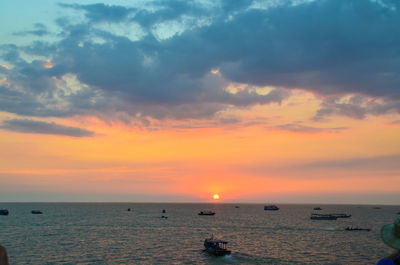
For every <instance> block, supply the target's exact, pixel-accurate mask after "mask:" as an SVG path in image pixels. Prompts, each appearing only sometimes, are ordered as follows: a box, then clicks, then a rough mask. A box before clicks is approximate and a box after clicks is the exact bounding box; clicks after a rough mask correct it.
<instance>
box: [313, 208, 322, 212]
mask: <svg viewBox="0 0 400 265" xmlns="http://www.w3.org/2000/svg"><path fill="white" fill-rule="evenodd" d="M321 210H322V209H321V208H320V207H315V208H314V211H321Z"/></svg>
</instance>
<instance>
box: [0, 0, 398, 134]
mask: <svg viewBox="0 0 400 265" xmlns="http://www.w3.org/2000/svg"><path fill="white" fill-rule="evenodd" d="M60 7H61V8H62V9H72V10H75V11H76V12H84V14H85V18H84V20H83V21H74V20H69V19H68V18H62V19H61V18H60V19H58V20H57V22H58V26H59V27H60V34H59V35H58V36H59V38H60V39H59V40H56V41H53V42H44V41H39V42H38V41H37V42H34V43H32V45H29V46H27V47H17V46H16V45H8V46H3V47H2V48H3V52H2V55H0V56H1V58H2V59H3V60H5V61H7V62H8V63H10V64H11V65H13V66H14V67H13V68H12V69H10V70H7V71H3V75H5V77H6V78H7V80H8V82H9V85H7V86H4V85H3V86H2V87H1V88H0V99H1V100H0V109H1V110H4V111H9V112H13V113H17V114H24V115H32V116H71V115H75V114H82V113H91V114H94V115H100V116H101V114H102V113H124V114H126V115H125V116H127V117H130V119H134V117H136V115H137V114H140V115H141V116H148V117H152V118H156V119H163V118H175V119H182V118H197V119H202V118H206V117H207V118H209V117H213V116H214V115H215V114H216V113H218V112H219V111H222V110H225V109H227V108H229V107H236V108H243V107H250V106H254V105H256V104H270V103H280V102H282V101H283V100H285V99H287V98H288V97H289V96H290V93H289V92H288V89H289V90H290V89H298V88H300V89H304V90H308V91H312V92H314V93H318V94H320V95H323V96H326V97H327V99H326V100H325V101H324V102H323V104H322V105H321V109H320V110H319V111H318V113H317V114H316V116H315V119H323V118H324V117H325V116H327V115H332V114H339V115H347V116H350V117H353V118H357V119H362V118H364V117H365V116H366V115H369V114H370V115H380V114H383V113H387V112H390V111H393V112H397V113H398V112H399V110H400V108H399V104H400V90H399V89H398V88H399V85H400V71H399V69H400V55H399V52H398V47H399V46H400V19H399V17H400V16H399V12H400V6H399V4H398V3H397V2H396V1H389V0H388V1H384V2H382V1H356V0H354V1H348V0H319V1H311V2H310V1H303V2H298V1H283V2H280V3H279V4H275V5H272V4H271V5H270V6H268V8H257V7H255V6H254V5H253V4H252V2H251V1H246V2H241V1H240V2H236V1H235V2H231V1H218V2H216V3H209V4H205V3H204V2H201V1H199V2H185V1H168V2H164V1H162V2H161V1H155V2H149V3H147V4H146V5H143V6H134V7H127V6H117V5H105V4H91V5H79V4H61V5H60ZM132 23H136V24H137V25H139V26H138V27H137V28H135V29H132V30H131V31H128V32H125V33H124V34H119V33H116V32H112V31H110V27H111V28H112V27H116V26H118V25H132ZM136 24H135V25H136ZM105 25H111V26H107V27H108V28H107V27H106V26H105ZM171 25H174V26H171ZM160 32H161V33H163V35H164V36H165V37H160V36H161V35H160V34H159V33H160ZM22 52H24V53H25V54H28V55H30V56H37V59H34V60H32V61H27V60H25V59H24V58H25V57H24V56H22V54H21V53H22ZM43 57H45V58H48V59H50V60H51V62H52V63H53V64H54V67H52V68H51V69H46V68H44V67H43V63H44V62H43V59H40V58H43ZM215 69H218V73H219V75H213V74H212V73H211V71H215ZM68 75H71V76H74V77H75V78H76V80H77V82H79V84H80V88H79V89H75V88H71V87H70V86H69V85H68V84H65V85H62V84H60V83H62V82H60V80H63V79H64V78H65V76H68ZM232 83H234V84H245V85H246V88H245V89H244V90H243V91H240V92H239V93H230V92H229V91H227V90H226V88H227V87H228V86H229V85H230V84H232ZM264 86H269V87H275V89H274V90H273V91H271V92H270V93H269V94H267V95H261V94H258V93H256V92H255V88H257V87H264ZM66 91H73V92H71V93H66ZM349 94H352V95H361V96H367V97H370V98H375V99H378V100H376V101H375V103H373V104H372V103H371V104H369V105H368V106H365V102H364V101H362V102H356V101H354V100H352V101H351V102H347V103H343V102H340V101H338V100H337V98H336V97H338V95H339V97H341V96H343V95H349ZM14 102H15V103H14ZM363 104H364V105H363ZM57 105H61V106H62V108H58V107H56V106H57ZM29 113H30V114H29ZM116 116H124V115H116ZM298 127H299V126H298ZM289 129H292V130H293V129H296V128H294V127H293V126H292V127H291V128H289ZM298 129H300V130H301V129H306V128H297V130H298Z"/></svg>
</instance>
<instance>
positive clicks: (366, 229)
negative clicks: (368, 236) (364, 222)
mask: <svg viewBox="0 0 400 265" xmlns="http://www.w3.org/2000/svg"><path fill="white" fill-rule="evenodd" d="M344 230H345V231H367V232H369V231H371V229H370V228H359V227H350V226H348V227H346V229H344Z"/></svg>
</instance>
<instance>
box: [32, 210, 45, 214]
mask: <svg viewBox="0 0 400 265" xmlns="http://www.w3.org/2000/svg"><path fill="white" fill-rule="evenodd" d="M31 213H32V214H43V212H42V211H40V210H32V211H31Z"/></svg>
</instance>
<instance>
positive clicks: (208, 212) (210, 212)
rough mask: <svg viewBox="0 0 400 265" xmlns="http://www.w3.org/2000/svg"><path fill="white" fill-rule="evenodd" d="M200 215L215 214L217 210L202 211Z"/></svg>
mask: <svg viewBox="0 0 400 265" xmlns="http://www.w3.org/2000/svg"><path fill="white" fill-rule="evenodd" d="M198 215H215V212H212V211H201V212H199V213H198Z"/></svg>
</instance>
